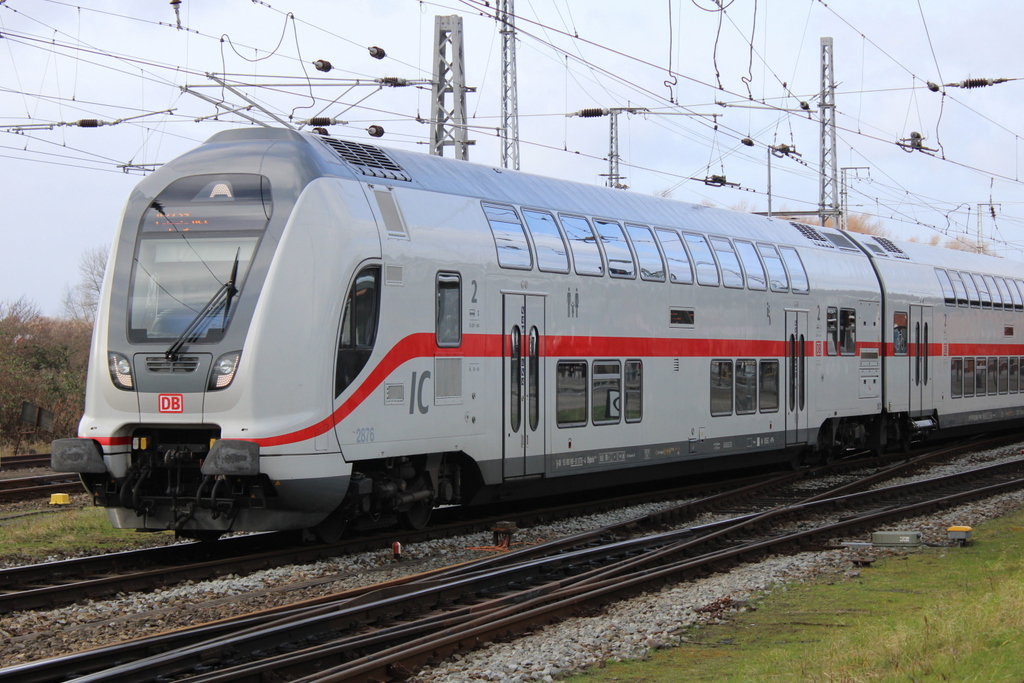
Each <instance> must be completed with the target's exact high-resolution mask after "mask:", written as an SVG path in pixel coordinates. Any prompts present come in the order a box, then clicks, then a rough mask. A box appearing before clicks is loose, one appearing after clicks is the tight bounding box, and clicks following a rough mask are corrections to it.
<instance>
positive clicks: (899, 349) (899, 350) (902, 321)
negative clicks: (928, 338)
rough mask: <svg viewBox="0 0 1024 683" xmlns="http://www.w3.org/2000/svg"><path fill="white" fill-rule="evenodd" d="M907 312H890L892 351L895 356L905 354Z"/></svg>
mask: <svg viewBox="0 0 1024 683" xmlns="http://www.w3.org/2000/svg"><path fill="white" fill-rule="evenodd" d="M907 334H908V332H907V314H906V313H904V312H901V311H896V312H895V313H893V314H892V352H893V354H895V355H897V356H905V355H907Z"/></svg>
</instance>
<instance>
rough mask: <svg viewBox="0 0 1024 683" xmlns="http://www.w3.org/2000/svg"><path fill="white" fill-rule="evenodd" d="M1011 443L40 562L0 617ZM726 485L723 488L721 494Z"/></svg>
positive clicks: (777, 492) (792, 496) (679, 508)
mask: <svg viewBox="0 0 1024 683" xmlns="http://www.w3.org/2000/svg"><path fill="white" fill-rule="evenodd" d="M1008 440H1009V439H1008V437H997V438H994V439H990V440H987V441H980V442H979V441H977V440H972V441H970V442H967V443H960V444H957V445H954V446H952V447H947V448H941V449H932V450H930V451H928V452H926V453H924V454H922V455H918V456H916V457H913V458H910V459H907V458H906V457H905V456H902V457H901V456H891V455H890V456H886V457H882V458H872V459H858V460H851V461H847V462H839V463H833V464H831V465H829V466H826V467H819V468H815V469H811V470H800V471H795V472H786V473H782V474H769V475H758V476H754V477H749V478H747V479H742V480H736V481H733V482H729V483H728V484H724V485H711V486H709V485H707V484H703V485H697V486H686V487H679V488H674V489H666V490H662V491H657V492H649V493H646V494H644V495H636V494H632V495H627V496H619V497H615V498H605V499H600V500H596V501H589V502H585V503H573V504H568V505H559V506H554V507H547V508H542V509H538V510H531V511H527V512H520V513H508V512H507V511H506V512H502V513H501V514H500V515H498V516H494V517H483V518H475V519H470V520H464V519H459V518H458V515H459V514H461V512H460V511H458V510H453V511H451V513H452V514H451V515H450V516H449V517H450V518H449V519H447V520H446V519H445V515H444V514H442V515H440V516H439V519H438V523H435V524H434V525H432V526H431V527H429V528H427V529H424V530H422V531H419V532H409V531H405V532H401V534H398V533H396V532H395V531H394V530H389V531H387V532H383V533H379V534H372V535H364V536H359V537H355V538H350V539H345V540H343V541H340V542H338V543H334V544H329V545H315V546H310V545H304V544H301V543H299V542H298V538H297V536H296V535H294V534H289V533H274V534H250V535H246V536H239V537H231V538H225V539H221V540H219V541H217V542H216V543H214V544H202V543H179V544H174V545H171V546H161V547H155V548H145V549H141V550H132V551H126V552H119V553H108V554H104V555H96V556H91V557H84V558H73V559H68V560H62V561H57V562H47V563H45V564H37V565H25V566H19V567H9V568H5V569H0V614H4V613H9V612H13V611H19V610H28V609H42V608H52V607H57V606H61V605H66V604H72V603H74V602H78V601H82V600H86V599H94V598H101V597H104V596H109V595H114V594H116V593H119V592H130V591H142V590H152V589H154V588H160V587H166V586H169V585H173V584H176V583H180V582H183V581H202V580H208V579H215V578H217V577H220V576H225V575H228V574H246V573H249V572H253V571H258V570H262V569H268V568H272V567H280V566H285V565H290V564H300V563H310V562H316V561H318V560H322V559H326V558H330V557H336V556H339V555H346V554H351V553H357V552H364V551H367V550H377V549H381V548H387V547H390V545H391V543H392V542H393V541H394V540H396V539H397V540H400V541H401V542H402V543H403V544H406V545H408V544H409V543H415V542H419V541H425V540H431V539H436V538H449V537H453V536H459V535H464V534H469V533H475V532H479V531H488V530H490V529H492V528H493V527H494V526H495V525H496V524H499V523H502V522H508V521H511V522H514V523H516V524H517V525H518V526H522V527H526V526H531V525H537V524H540V523H544V522H548V521H551V520H556V519H564V518H567V517H572V516H580V515H585V514H593V513H595V512H603V511H606V510H609V509H617V508H622V507H628V506H630V505H636V504H638V503H643V502H651V501H658V500H668V501H671V500H679V499H686V498H692V497H696V500H694V501H692V502H688V503H685V504H682V505H674V506H671V507H668V509H666V510H665V511H663V512H660V513H656V514H655V515H654V516H652V523H655V524H678V523H680V522H683V521H686V520H693V519H696V518H697V516H698V515H700V514H703V513H705V512H713V511H728V512H730V513H731V514H734V515H740V514H745V513H747V512H749V511H751V510H756V509H764V508H769V507H773V506H778V505H782V504H787V503H789V502H794V501H797V500H802V499H804V498H808V497H813V496H815V495H825V492H827V491H829V490H831V488H832V485H826V484H822V485H817V486H815V484H814V483H813V482H814V481H816V480H817V479H818V478H821V479H828V478H829V477H831V476H835V475H837V474H841V473H843V472H845V471H850V470H855V471H859V470H862V469H864V468H870V467H874V468H877V471H876V473H875V474H874V475H873V477H874V478H873V479H867V478H863V477H859V476H857V477H851V479H852V482H851V483H847V484H846V485H845V486H846V488H844V489H842V490H844V491H845V490H851V488H852V487H855V486H858V485H859V486H867V485H870V483H871V482H874V481H877V480H879V479H880V478H882V477H893V476H897V475H898V474H900V473H904V472H906V471H909V470H912V469H914V468H918V467H922V466H924V465H926V464H930V463H934V462H936V461H940V460H942V459H943V458H947V457H952V456H955V455H957V454H959V453H961V452H963V451H964V450H965V449H973V448H981V447H992V446H993V445H996V444H1001V443H1005V442H1007V441H1008ZM795 482H804V485H803V486H802V487H798V488H794V489H792V490H790V491H789V492H786V491H784V487H786V486H787V485H791V484H794V483H795ZM723 486H724V487H725V490H722V487H723ZM716 487H718V492H717V493H714V494H713V495H708V492H709V490H715V488H716Z"/></svg>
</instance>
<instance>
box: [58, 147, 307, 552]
mask: <svg viewBox="0 0 1024 683" xmlns="http://www.w3.org/2000/svg"><path fill="white" fill-rule="evenodd" d="M256 168H258V166H256ZM164 182H165V183H166V182H167V181H164ZM157 187H158V189H157V190H156V191H155V192H153V193H152V194H149V195H148V196H146V193H145V192H139V191H137V192H136V193H135V194H134V195H133V197H132V199H131V200H130V201H129V203H128V206H127V208H126V210H125V218H124V223H123V224H122V229H121V232H120V235H119V237H118V242H117V243H116V244H115V250H114V252H113V254H112V257H111V259H112V264H111V267H112V271H111V272H108V275H107V278H106V282H105V285H104V287H105V292H104V300H103V302H102V304H101V307H100V311H99V315H98V316H97V323H96V324H97V330H96V333H95V335H94V339H93V347H92V352H91V360H90V373H89V379H88V386H87V391H86V412H85V416H84V417H83V419H82V422H81V424H80V427H79V434H80V437H81V438H79V439H66V440H58V441H57V442H55V443H54V447H53V466H54V468H55V469H58V468H60V469H63V470H64V471H76V472H79V473H80V474H81V476H82V479H83V482H84V483H85V485H86V487H87V488H88V489H89V491H90V492H91V493H92V494H93V496H94V500H95V502H96V504H98V505H102V506H104V507H106V508H107V509H108V516H109V517H110V520H111V522H112V523H113V525H114V526H115V527H120V528H136V529H147V530H163V529H173V530H175V531H177V532H178V533H180V534H182V535H186V536H215V535H217V534H219V533H223V532H224V531H228V530H231V529H240V528H244V529H247V530H260V529H261V528H287V527H289V526H302V525H304V524H306V523H308V521H309V519H312V518H313V517H314V516H310V515H305V516H303V514H302V513H301V512H296V513H295V514H294V515H292V516H293V517H295V519H289V513H288V511H287V510H282V512H281V515H277V516H275V515H274V514H273V513H271V514H264V512H263V511H268V510H273V509H274V508H275V507H279V506H282V505H283V503H282V502H281V501H279V500H276V495H275V491H274V487H273V486H272V485H271V482H270V481H269V478H268V476H267V475H266V474H264V473H261V472H260V469H259V455H260V454H259V448H258V446H257V445H256V444H255V443H252V442H246V441H241V440H233V439H227V440H222V439H221V436H222V425H221V423H220V420H219V415H218V413H217V411H214V413H213V415H212V417H211V411H210V405H211V404H215V405H216V406H218V408H219V409H220V410H221V412H224V411H223V406H224V405H225V403H228V404H230V403H232V402H233V401H236V400H238V399H237V398H235V397H232V396H230V394H232V392H233V387H234V388H235V389H234V392H236V393H240V392H239V391H238V389H237V387H238V384H239V381H238V377H239V368H240V367H242V366H243V364H244V362H245V358H244V349H245V343H246V335H247V331H248V329H249V327H250V325H251V323H252V320H253V317H254V315H255V311H256V309H257V301H258V299H259V294H260V290H261V288H262V286H263V284H264V282H265V280H266V278H267V272H268V270H269V267H270V264H271V261H272V257H273V253H274V245H275V244H276V243H277V238H276V237H275V236H273V235H271V234H270V232H269V231H268V225H270V223H271V218H272V216H273V215H274V208H275V207H274V202H273V200H272V194H271V185H270V180H269V179H268V178H267V177H266V176H264V175H261V174H258V173H216V174H199V175H187V176H185V177H178V178H177V179H175V180H172V181H171V182H169V183H167V184H166V185H164V186H163V187H162V189H160V188H159V185H158V186H157ZM154 195H155V196H154ZM225 397H227V398H225ZM307 518H309V519H307Z"/></svg>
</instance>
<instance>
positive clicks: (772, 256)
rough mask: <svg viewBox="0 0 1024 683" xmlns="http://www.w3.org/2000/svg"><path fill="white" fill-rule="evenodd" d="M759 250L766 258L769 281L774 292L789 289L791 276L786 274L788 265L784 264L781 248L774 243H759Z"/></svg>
mask: <svg viewBox="0 0 1024 683" xmlns="http://www.w3.org/2000/svg"><path fill="white" fill-rule="evenodd" d="M757 250H758V251H759V252H760V253H761V258H762V259H764V265H765V266H767V267H768V282H769V284H770V285H771V288H772V291H773V292H788V291H789V276H788V275H786V267H785V266H783V265H782V258H781V257H780V256H779V250H778V249H776V248H775V245H773V244H758V245H757Z"/></svg>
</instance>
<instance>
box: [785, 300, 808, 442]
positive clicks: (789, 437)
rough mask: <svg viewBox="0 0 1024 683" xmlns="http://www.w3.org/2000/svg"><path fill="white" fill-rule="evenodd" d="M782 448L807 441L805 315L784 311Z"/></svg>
mask: <svg viewBox="0 0 1024 683" xmlns="http://www.w3.org/2000/svg"><path fill="white" fill-rule="evenodd" d="M785 387H786V389H785V391H786V395H785V402H786V445H787V446H791V445H795V444H800V443H804V442H805V441H806V440H807V433H806V430H807V311H789V310H787V311H786V381H785Z"/></svg>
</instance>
